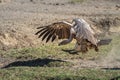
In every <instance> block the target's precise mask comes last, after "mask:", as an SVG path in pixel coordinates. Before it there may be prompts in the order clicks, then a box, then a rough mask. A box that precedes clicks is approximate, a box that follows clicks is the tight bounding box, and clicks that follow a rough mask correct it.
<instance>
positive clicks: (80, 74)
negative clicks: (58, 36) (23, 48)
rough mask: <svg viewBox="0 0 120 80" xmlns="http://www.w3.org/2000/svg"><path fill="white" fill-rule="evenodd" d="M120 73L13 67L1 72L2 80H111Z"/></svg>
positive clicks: (94, 70)
mask: <svg viewBox="0 0 120 80" xmlns="http://www.w3.org/2000/svg"><path fill="white" fill-rule="evenodd" d="M119 73H120V71H112V70H109V71H107V70H100V69H76V70H73V69H72V70H71V69H69V68H55V67H52V68H51V67H11V68H8V69H1V70H0V75H1V77H0V80H109V79H111V78H113V77H118V76H119V75H120V74H119Z"/></svg>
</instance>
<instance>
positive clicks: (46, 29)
mask: <svg viewBox="0 0 120 80" xmlns="http://www.w3.org/2000/svg"><path fill="white" fill-rule="evenodd" d="M70 28H71V24H70V23H68V24H67V22H65V21H64V22H56V23H53V24H51V25H47V26H42V27H38V28H37V29H39V31H38V32H37V33H36V35H39V36H38V38H41V37H42V40H45V39H46V42H48V41H49V40H50V39H51V41H52V42H53V41H54V40H55V39H56V38H58V39H65V38H66V39H68V38H69V36H70Z"/></svg>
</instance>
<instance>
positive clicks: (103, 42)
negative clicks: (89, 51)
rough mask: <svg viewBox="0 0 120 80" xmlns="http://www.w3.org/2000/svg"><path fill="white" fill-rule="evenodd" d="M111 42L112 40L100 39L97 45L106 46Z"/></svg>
mask: <svg viewBox="0 0 120 80" xmlns="http://www.w3.org/2000/svg"><path fill="white" fill-rule="evenodd" d="M111 41H112V39H102V40H100V41H99V42H98V43H97V44H98V46H101V45H108V44H110V43H111Z"/></svg>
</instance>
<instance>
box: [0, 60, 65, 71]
mask: <svg viewBox="0 0 120 80" xmlns="http://www.w3.org/2000/svg"><path fill="white" fill-rule="evenodd" d="M50 62H66V61H63V60H58V59H48V58H44V59H40V58H38V59H34V60H27V61H15V62H12V63H9V64H8V65H5V66H4V67H2V68H1V69H4V68H9V67H18V66H28V67H37V66H40V67H44V66H47V65H48V64H49V63H50Z"/></svg>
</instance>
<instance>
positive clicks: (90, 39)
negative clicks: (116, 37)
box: [36, 19, 111, 52]
mask: <svg viewBox="0 0 120 80" xmlns="http://www.w3.org/2000/svg"><path fill="white" fill-rule="evenodd" d="M37 29H39V31H38V32H37V33H36V35H38V37H39V38H41V39H42V41H43V40H46V42H48V41H52V42H53V41H54V40H55V39H56V38H57V39H66V40H63V41H62V42H60V43H59V45H65V44H68V43H70V42H71V41H72V40H73V39H76V45H75V50H76V51H81V52H87V51H88V50H89V49H91V48H94V49H95V51H98V45H104V44H109V43H110V42H111V40H107V41H106V40H105V41H104V40H97V38H96V37H95V33H94V31H93V30H92V28H91V27H90V25H89V24H88V23H87V22H86V21H85V20H84V19H73V21H72V23H69V22H67V21H61V22H56V23H53V24H50V25H47V26H42V27H38V28H37Z"/></svg>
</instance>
